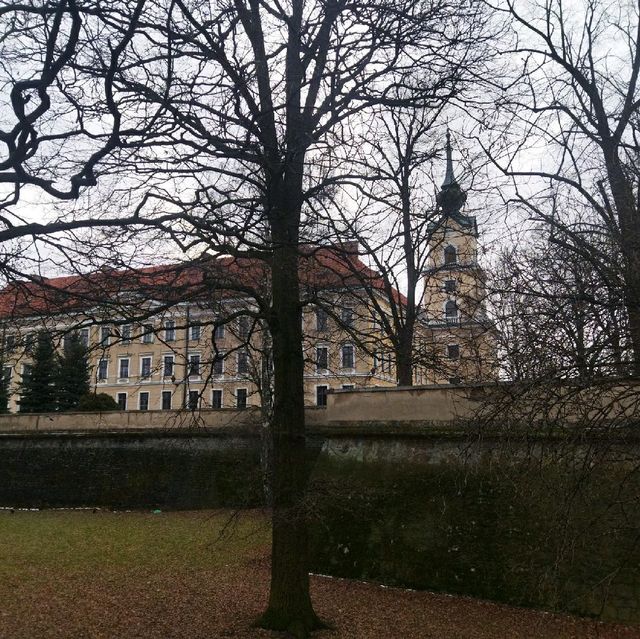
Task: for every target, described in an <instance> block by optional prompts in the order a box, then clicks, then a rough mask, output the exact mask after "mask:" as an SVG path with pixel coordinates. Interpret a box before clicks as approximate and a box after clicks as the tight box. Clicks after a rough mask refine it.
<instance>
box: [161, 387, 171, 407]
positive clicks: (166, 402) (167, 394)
mask: <svg viewBox="0 0 640 639" xmlns="http://www.w3.org/2000/svg"><path fill="white" fill-rule="evenodd" d="M162 410H171V391H162Z"/></svg>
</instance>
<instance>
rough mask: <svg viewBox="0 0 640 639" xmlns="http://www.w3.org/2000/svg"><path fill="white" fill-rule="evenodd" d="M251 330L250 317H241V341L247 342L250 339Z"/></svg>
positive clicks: (239, 327) (239, 328)
mask: <svg viewBox="0 0 640 639" xmlns="http://www.w3.org/2000/svg"><path fill="white" fill-rule="evenodd" d="M250 329H251V323H250V319H249V317H247V316H246V315H241V316H240V317H239V318H238V337H239V338H240V339H241V340H246V339H247V338H248V337H249V331H250Z"/></svg>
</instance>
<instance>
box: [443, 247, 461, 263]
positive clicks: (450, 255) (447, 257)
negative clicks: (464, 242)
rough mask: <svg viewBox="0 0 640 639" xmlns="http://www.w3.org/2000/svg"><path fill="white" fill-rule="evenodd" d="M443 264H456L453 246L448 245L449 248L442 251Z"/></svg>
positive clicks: (456, 257)
mask: <svg viewBox="0 0 640 639" xmlns="http://www.w3.org/2000/svg"><path fill="white" fill-rule="evenodd" d="M444 263H445V265H446V264H457V263H458V252H457V251H456V247H455V246H452V245H451V244H449V246H447V247H446V248H445V249H444Z"/></svg>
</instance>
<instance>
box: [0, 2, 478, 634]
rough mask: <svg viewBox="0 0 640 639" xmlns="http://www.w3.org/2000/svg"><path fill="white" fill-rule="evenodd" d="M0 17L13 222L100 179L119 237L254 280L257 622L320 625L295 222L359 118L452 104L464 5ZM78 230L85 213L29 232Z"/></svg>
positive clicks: (465, 27)
mask: <svg viewBox="0 0 640 639" xmlns="http://www.w3.org/2000/svg"><path fill="white" fill-rule="evenodd" d="M3 12H4V15H6V16H9V17H10V18H11V19H9V20H7V22H6V25H7V26H6V30H5V32H4V33H3V38H2V43H3V44H2V46H3V50H2V53H3V54H4V56H5V59H6V60H10V64H9V66H7V67H5V68H4V70H3V72H2V73H3V79H4V85H3V86H4V87H5V90H6V91H7V92H8V93H9V94H10V96H11V97H10V99H8V100H6V102H5V104H7V105H10V110H9V113H10V114H11V118H12V122H13V123H12V124H10V125H9V128H8V129H6V132H5V133H3V137H2V141H3V143H4V144H5V147H6V155H7V157H6V160H4V162H5V163H4V164H3V167H6V168H7V172H6V173H4V174H3V181H4V182H5V183H7V182H8V183H9V184H12V185H16V190H15V191H14V194H13V195H12V196H11V198H10V199H9V200H8V201H7V204H8V205H9V206H10V207H13V210H14V211H15V203H16V202H17V201H18V198H19V195H20V188H21V187H22V186H23V185H25V184H29V185H35V186H37V187H39V188H41V189H43V190H44V191H45V192H46V193H48V194H50V195H51V196H54V197H58V198H63V199H64V198H74V197H77V196H78V195H81V192H82V189H83V187H84V186H90V185H91V184H93V183H94V182H95V181H96V180H97V179H98V178H99V177H100V178H101V179H102V183H103V184H109V185H110V186H111V187H112V189H113V192H112V193H110V194H109V200H108V201H109V203H115V202H117V201H118V200H122V201H124V202H125V204H126V209H127V210H130V211H134V213H133V214H132V215H129V216H127V217H125V218H124V219H123V220H121V223H130V224H139V223H142V222H144V223H145V224H147V225H148V226H152V227H153V228H155V229H157V230H158V231H159V232H162V233H163V234H164V237H167V238H170V240H171V241H172V242H174V243H175V245H176V246H177V247H179V249H180V250H182V251H184V252H185V253H187V254H194V253H195V254H201V253H202V252H203V251H205V250H210V251H213V252H215V253H217V254H220V253H222V254H228V255H232V256H235V257H237V258H238V259H242V258H251V259H262V260H264V261H265V263H266V264H267V265H268V267H269V280H270V298H269V299H268V300H262V299H260V298H259V297H257V298H256V299H257V302H258V308H259V309H260V311H261V313H262V314H263V316H264V319H265V321H266V323H267V325H268V327H269V331H270V334H271V336H272V340H273V361H274V404H273V423H272V430H273V433H272V434H273V455H274V473H273V545H272V580H271V593H270V599H269V605H268V609H267V611H266V613H265V614H264V616H263V617H262V620H261V623H262V624H263V625H265V626H267V627H270V628H275V629H281V630H288V631H290V632H291V633H292V634H294V635H295V636H298V637H303V636H307V634H308V633H309V631H311V630H312V629H313V628H316V627H318V626H319V625H320V623H319V621H318V619H317V617H316V615H315V613H314V611H313V608H312V605H311V600H310V596H309V577H308V569H307V556H306V555H307V541H306V540H307V533H306V521H305V519H306V517H305V509H304V489H305V484H306V472H307V471H306V468H305V428H304V404H303V385H302V384H303V355H302V346H301V342H302V333H301V301H300V300H301V298H300V283H299V275H298V260H299V245H300V243H301V242H303V241H304V238H303V237H301V228H303V220H302V216H303V209H304V207H305V205H306V206H309V207H313V205H314V201H315V198H317V197H321V196H322V194H323V193H324V192H325V191H326V188H327V186H329V185H330V184H331V183H336V182H339V181H340V180H341V179H343V177H342V175H341V171H342V168H343V165H342V154H343V153H344V151H345V148H346V145H347V144H348V142H349V139H350V136H351V135H352V133H353V132H354V131H355V130H357V128H358V127H359V126H361V124H360V123H361V122H362V121H363V116H364V115H365V114H366V113H367V112H369V111H370V110H371V109H373V108H375V107H378V106H380V105H387V106H390V105H398V106H399V105H404V106H407V107H408V106H411V105H415V106H420V105H423V104H425V103H426V102H428V101H430V100H434V99H439V98H440V97H441V96H446V95H450V94H451V93H452V92H455V91H456V87H457V84H458V80H459V76H460V64H461V61H464V59H465V52H466V50H467V48H468V47H470V46H472V45H473V40H474V37H473V34H474V32H475V29H474V25H475V24H477V22H478V18H479V16H478V13H479V9H478V8H477V7H476V5H471V6H468V5H467V4H466V3H462V2H457V1H451V2H449V1H448V0H432V1H430V2H417V1H415V0H403V1H402V2H399V3H398V2H389V1H388V0H374V1H373V2H369V1H367V2H355V3H354V2H346V1H343V0H337V1H336V2H330V3H325V2H320V1H318V2H308V3H304V2H302V1H301V0H293V1H292V2H291V3H289V4H288V5H281V4H278V3H276V4H272V3H270V2H263V1H261V0H248V1H247V2H243V1H242V0H238V1H236V2H233V3H228V2H211V3H205V4H202V3H191V2H186V1H184V0H176V1H175V2H170V3H163V2H160V1H157V0H140V1H139V2H138V3H137V4H136V5H135V6H134V7H131V5H130V3H128V2H124V1H122V2H115V3H111V4H109V5H108V6H105V5H104V4H102V3H97V4H94V3H92V2H88V3H86V4H83V5H81V6H78V5H76V4H75V3H73V2H72V1H68V2H67V1H65V2H60V3H53V4H50V5H45V6H44V7H35V6H30V5H26V6H25V5H22V4H9V5H7V6H6V7H5V9H4V10H3ZM40 60H45V63H44V65H41V64H40ZM25 76H27V77H28V78H29V79H28V80H25V81H22V80H19V81H16V80H15V78H16V77H25ZM32 93H33V96H34V97H33V99H34V100H36V99H37V105H36V107H35V108H34V109H33V111H29V112H27V111H25V104H27V103H28V101H29V100H31V99H32ZM36 96H37V98H36ZM69 122H72V123H73V125H72V126H71V128H70V129H69V128H68V125H69ZM82 140H86V145H87V146H88V147H89V148H90V149H91V150H90V152H89V155H88V157H85V158H83V157H82V154H81V153H79V152H78V150H82V149H83V143H82ZM47 151H48V152H47ZM57 167H62V168H63V169H65V171H63V173H64V175H63V176H60V175H58V173H59V172H56V171H57ZM52 170H54V175H52V174H51V171H52ZM61 177H63V178H66V181H67V183H68V184H67V186H65V187H64V188H61V187H58V186H56V184H57V182H56V180H59V179H61ZM77 210H79V209H77ZM93 222H94V220H93V219H92V216H91V215H90V214H88V215H85V216H84V217H82V218H80V219H73V220H71V221H68V222H63V221H60V222H59V223H58V226H56V227H45V228H44V229H43V231H47V230H56V229H61V230H64V229H73V228H76V227H75V226H73V225H80V226H83V225H84V226H86V225H88V224H90V223H93ZM108 222H109V223H113V224H117V223H118V221H117V220H113V221H112V220H111V219H109V221H108ZM100 223H101V221H100V220H99V221H98V224H100ZM102 223H106V222H102ZM5 224H6V225H7V227H9V225H10V224H12V222H11V221H10V220H7V221H6V222H5ZM10 232H13V231H11V230H10V229H8V230H7V231H6V233H10ZM27 232H28V231H27ZM0 239H2V236H0Z"/></svg>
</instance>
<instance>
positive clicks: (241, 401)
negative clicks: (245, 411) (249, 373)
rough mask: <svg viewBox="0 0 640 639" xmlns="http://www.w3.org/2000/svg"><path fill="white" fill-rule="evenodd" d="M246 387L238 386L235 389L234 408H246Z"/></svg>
mask: <svg viewBox="0 0 640 639" xmlns="http://www.w3.org/2000/svg"><path fill="white" fill-rule="evenodd" d="M247 395H248V393H247V389H246V388H238V389H237V390H236V408H246V407H247Z"/></svg>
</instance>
